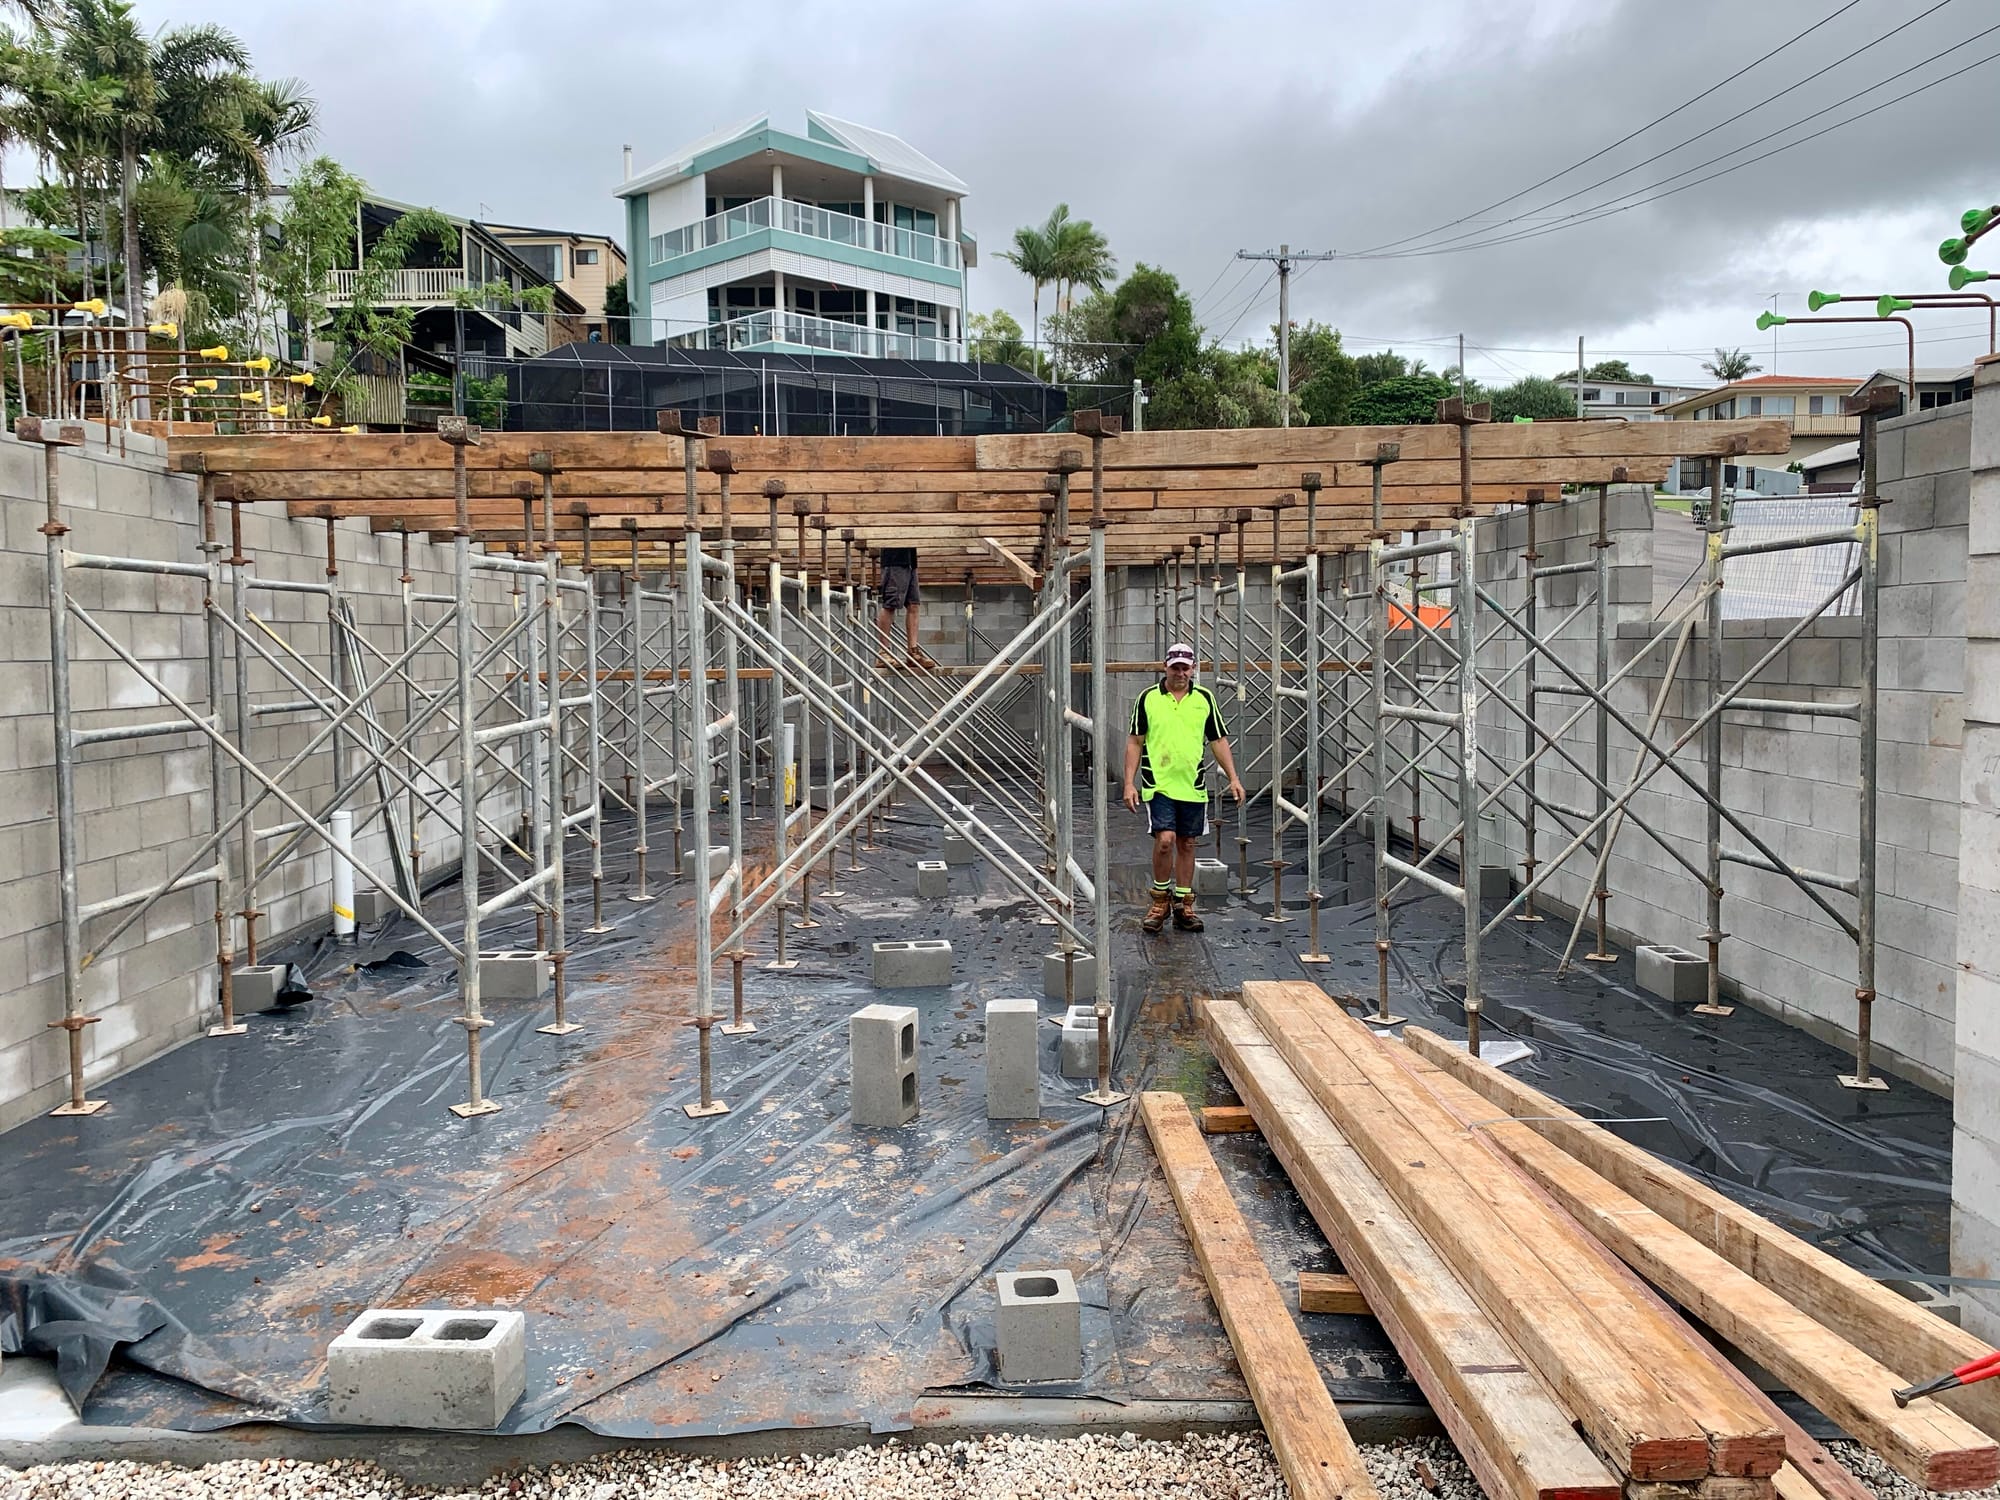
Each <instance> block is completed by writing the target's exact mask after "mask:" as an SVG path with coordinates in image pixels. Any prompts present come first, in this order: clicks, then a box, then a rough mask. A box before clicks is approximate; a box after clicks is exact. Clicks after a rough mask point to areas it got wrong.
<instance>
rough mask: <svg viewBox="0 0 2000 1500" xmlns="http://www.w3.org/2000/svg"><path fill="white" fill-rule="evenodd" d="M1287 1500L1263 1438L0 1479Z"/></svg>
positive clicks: (71, 1468) (371, 1497)
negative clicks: (460, 1472)
mask: <svg viewBox="0 0 2000 1500" xmlns="http://www.w3.org/2000/svg"><path fill="white" fill-rule="evenodd" d="M1362 1453H1363V1456H1364V1458H1365V1459H1366V1461H1367V1464H1368V1470H1369V1473H1370V1474H1371V1475H1372V1476H1373V1477H1374V1479H1375V1482H1376V1484H1377V1485H1378V1486H1379V1487H1380V1488H1381V1491H1382V1495H1383V1500H1433V1497H1435V1500H1481V1496H1480V1490H1479V1487H1478V1485H1477V1484H1475V1483H1474V1482H1473V1479H1472V1475H1471V1474H1470V1472H1468V1471H1467V1469H1466V1467H1465V1465H1464V1464H1463V1463H1461V1462H1460V1461H1459V1459H1458V1456H1457V1454H1455V1453H1454V1452H1453V1451H1452V1450H1451V1447H1450V1445H1448V1444H1446V1443H1444V1442H1443V1441H1441V1440H1436V1439H1430V1440H1423V1441H1418V1442H1409V1443H1397V1444H1393V1445H1389V1446H1386V1447H1369V1448H1364V1449H1363V1450H1362ZM515 1496H519V1497H521V1500H540V1497H545V1496H546V1497H557V1496H560V1497H562V1500H724V1497H727V1500H791V1497H805V1496H815V1497H817V1496H828V1497H841V1500H850V1497H851V1500H933V1497H935V1500H959V1497H963V1500H1044V1497H1046V1500H1150V1497H1154V1496H1160V1497H1173V1500H1285V1486H1284V1481H1283V1479H1282V1478H1281V1476H1280V1475H1279V1473H1278V1467H1277V1464H1276V1463H1275V1462H1273V1461H1272V1458H1271V1450H1270V1447H1269V1445H1268V1444H1266V1443H1265V1441H1264V1439H1263V1438H1262V1436H1260V1435H1256V1434H1249V1433H1246V1434H1240V1435H1237V1434H1232V1435H1226V1436H1213V1437H1198V1436H1194V1435H1189V1436H1188V1437H1185V1438H1183V1439H1182V1440H1181V1441H1179V1442H1150V1441H1142V1440H1141V1439H1139V1438H1135V1437H1133V1436H1131V1435H1130V1434H1126V1435H1123V1436H1120V1437H1097V1436H1091V1437H1078V1438H1062V1439H1055V1438H1021V1437H988V1438H982V1439H980V1440H978V1441H968V1442H957V1443H950V1444H938V1443H927V1444H923V1445H920V1446H915V1447H912V1446H906V1445H903V1444H900V1443H888V1444H884V1445H882V1446H879V1447H870V1448H853V1449H849V1450H847V1451H846V1452H842V1453H834V1454H828V1455H825V1456H823V1457H817V1458H790V1459H787V1458H764V1459H736V1460H730V1461H726V1462H723V1461H715V1462H711V1461H707V1460H700V1459H687V1458H681V1457H678V1456H675V1455H672V1454H661V1453H648V1452H633V1453H619V1454H611V1455H607V1456H605V1457H603V1458H598V1459H593V1460H591V1461H590V1462H587V1463H580V1464H569V1465H561V1466H556V1467H551V1468H547V1469H525V1470H519V1471H516V1472H513V1473H510V1474H502V1475H498V1476H495V1477H494V1478H492V1479H489V1480H487V1481H486V1483H485V1484H483V1485H481V1486H479V1487H478V1488H476V1489H450V1490H436V1489H423V1488H418V1487H416V1486H412V1485H408V1484H405V1483H404V1482H403V1481H402V1480H401V1479H398V1478H397V1477H396V1476H394V1475H393V1474H389V1473H387V1472H385V1471H384V1470H382V1469H378V1468H376V1467H375V1466H374V1465H373V1464H368V1463H327V1464H319V1463H304V1462H299V1461H295V1460H291V1459H268V1460H263V1461H256V1462H245V1463H225V1464H211V1465H209V1466H207V1467H206V1468H201V1469H180V1468H174V1467H171V1466H166V1465H157V1464H134V1463H98V1464H65V1465H55V1466H50V1467H47V1468H38V1469H29V1470H26V1471H18V1470H12V1469H5V1468H0V1500H263V1497H269V1500H308V1497H310V1500H501V1497H508V1500H511V1497H515Z"/></svg>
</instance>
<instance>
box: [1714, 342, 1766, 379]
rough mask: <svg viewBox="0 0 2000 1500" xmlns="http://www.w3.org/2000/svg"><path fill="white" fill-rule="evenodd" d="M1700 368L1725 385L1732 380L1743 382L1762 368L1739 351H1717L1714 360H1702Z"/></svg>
mask: <svg viewBox="0 0 2000 1500" xmlns="http://www.w3.org/2000/svg"><path fill="white" fill-rule="evenodd" d="M1702 368H1703V369H1704V370H1706V371H1708V373H1709V374H1711V375H1713V376H1714V377H1715V378H1716V379H1717V380H1720V381H1722V382H1723V383H1724V384H1725V385H1726V384H1728V383H1729V382H1730V381H1732V380H1743V379H1745V378H1747V377H1748V376H1751V375H1754V374H1756V373H1757V372H1758V371H1759V370H1761V369H1763V368H1764V367H1763V366H1762V365H1760V364H1757V363H1756V362H1755V361H1753V360H1752V359H1751V358H1750V356H1749V355H1747V354H1745V353H1744V352H1743V351H1742V350H1741V349H1717V350H1716V351H1715V358H1713V359H1710V360H1704V361H1703V362H1702Z"/></svg>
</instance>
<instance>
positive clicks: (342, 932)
mask: <svg viewBox="0 0 2000 1500" xmlns="http://www.w3.org/2000/svg"><path fill="white" fill-rule="evenodd" d="M327 823H328V824H329V826H330V827H331V828H332V831H333V936H334V941H336V942H342V943H351V942H353V941H354V863H353V860H352V859H351V858H350V856H352V854H353V853H354V814H353V813H351V812H336V813H330V814H328V816H327Z"/></svg>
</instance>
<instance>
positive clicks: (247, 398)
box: [236, 391, 264, 406]
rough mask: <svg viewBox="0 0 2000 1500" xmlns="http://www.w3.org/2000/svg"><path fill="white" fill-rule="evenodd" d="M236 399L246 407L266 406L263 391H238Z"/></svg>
mask: <svg viewBox="0 0 2000 1500" xmlns="http://www.w3.org/2000/svg"><path fill="white" fill-rule="evenodd" d="M236 399H237V400H238V401H241V402H242V403H243V404H244V405H245V406H262V405H263V404H264V393H263V392H262V391H238V392H237V393H236Z"/></svg>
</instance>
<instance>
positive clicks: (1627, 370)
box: [1555, 359, 1653, 385]
mask: <svg viewBox="0 0 2000 1500" xmlns="http://www.w3.org/2000/svg"><path fill="white" fill-rule="evenodd" d="M1555 378H1556V379H1557V380H1569V381H1574V380H1575V379H1576V371H1575V370H1573V369H1570V370H1564V371H1563V372H1562V374H1560V375H1558V376H1556V377H1555ZM1583 378H1584V379H1585V380H1622V381H1625V382H1627V383H1629V384H1635V385H1651V384H1652V383H1653V377H1652V376H1650V375H1634V374H1633V373H1632V367H1631V366H1630V365H1628V364H1626V363H1625V361H1624V360H1622V359H1600V360H1599V361H1598V362H1597V363H1596V364H1594V365H1592V366H1591V367H1590V368H1589V369H1587V370H1585V371H1584V372H1583Z"/></svg>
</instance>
